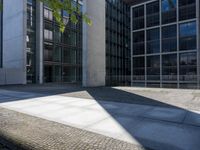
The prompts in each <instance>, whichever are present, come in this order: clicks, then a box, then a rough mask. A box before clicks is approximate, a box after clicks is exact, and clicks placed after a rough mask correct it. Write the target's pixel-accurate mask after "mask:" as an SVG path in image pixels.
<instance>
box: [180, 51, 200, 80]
mask: <svg viewBox="0 0 200 150" xmlns="http://www.w3.org/2000/svg"><path fill="white" fill-rule="evenodd" d="M180 80H181V81H195V80H197V54H196V53H182V54H180Z"/></svg>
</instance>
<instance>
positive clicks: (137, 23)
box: [132, 6, 144, 30]
mask: <svg viewBox="0 0 200 150" xmlns="http://www.w3.org/2000/svg"><path fill="white" fill-rule="evenodd" d="M132 16H133V18H132V21H133V22H132V23H133V30H137V29H142V28H144V6H140V7H136V8H133V9H132Z"/></svg>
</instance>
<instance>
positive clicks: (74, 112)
mask: <svg viewBox="0 0 200 150" xmlns="http://www.w3.org/2000/svg"><path fill="white" fill-rule="evenodd" d="M29 94H30V93H29ZM11 95H12V93H11ZM18 95H20V94H19V93H18ZM27 95H28V94H27ZM30 95H31V94H30ZM0 107H4V108H8V109H11V110H15V111H18V112H22V113H26V114H29V115H32V116H36V117H40V118H43V119H47V120H51V121H55V122H58V123H62V124H65V125H71V126H74V127H78V128H81V129H84V130H88V131H92V132H95V133H100V134H102V135H106V136H109V137H112V138H115V139H119V140H123V141H126V142H129V143H134V144H136V143H140V144H142V145H145V146H147V147H150V148H153V149H158V150H179V149H180V150H199V147H200V142H199V139H200V127H196V126H195V125H196V124H197V123H198V119H197V118H198V117H199V116H200V114H199V113H197V112H192V111H191V110H185V109H181V108H178V107H177V108H175V107H174V108H173V109H172V108H169V107H158V106H152V105H151V106H147V105H138V104H124V103H116V102H105V101H97V100H94V99H83V98H74V97H67V96H60V95H54V96H46V97H45V96H44V95H43V96H41V97H37V98H32V97H31V98H24V97H22V98H21V100H20V99H18V100H15V99H14V98H13V102H11V101H9V102H3V103H2V102H1V103H0ZM189 111H190V112H191V114H192V116H187V117H188V118H187V117H186V113H187V112H189ZM185 117H186V119H185V122H183V120H184V118H185ZM193 117H194V118H195V119H194V118H193ZM192 118H193V119H192ZM188 122H190V123H191V124H189V123H188ZM192 122H194V124H195V125H194V124H192Z"/></svg>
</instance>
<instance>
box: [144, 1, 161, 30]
mask: <svg viewBox="0 0 200 150" xmlns="http://www.w3.org/2000/svg"><path fill="white" fill-rule="evenodd" d="M159 10H160V9H159V1H157V2H153V3H150V4H147V11H146V13H147V14H146V16H147V27H151V26H156V25H159Z"/></svg>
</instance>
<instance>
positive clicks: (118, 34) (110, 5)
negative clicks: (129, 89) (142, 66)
mask: <svg viewBox="0 0 200 150" xmlns="http://www.w3.org/2000/svg"><path fill="white" fill-rule="evenodd" d="M130 53H131V49H130V7H129V6H128V5H126V4H125V3H124V2H123V0H115V1H113V0H106V84H107V85H108V86H113V85H122V86H123V85H130V75H131V69H130V68H131V67H130V62H131V60H130Z"/></svg>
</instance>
